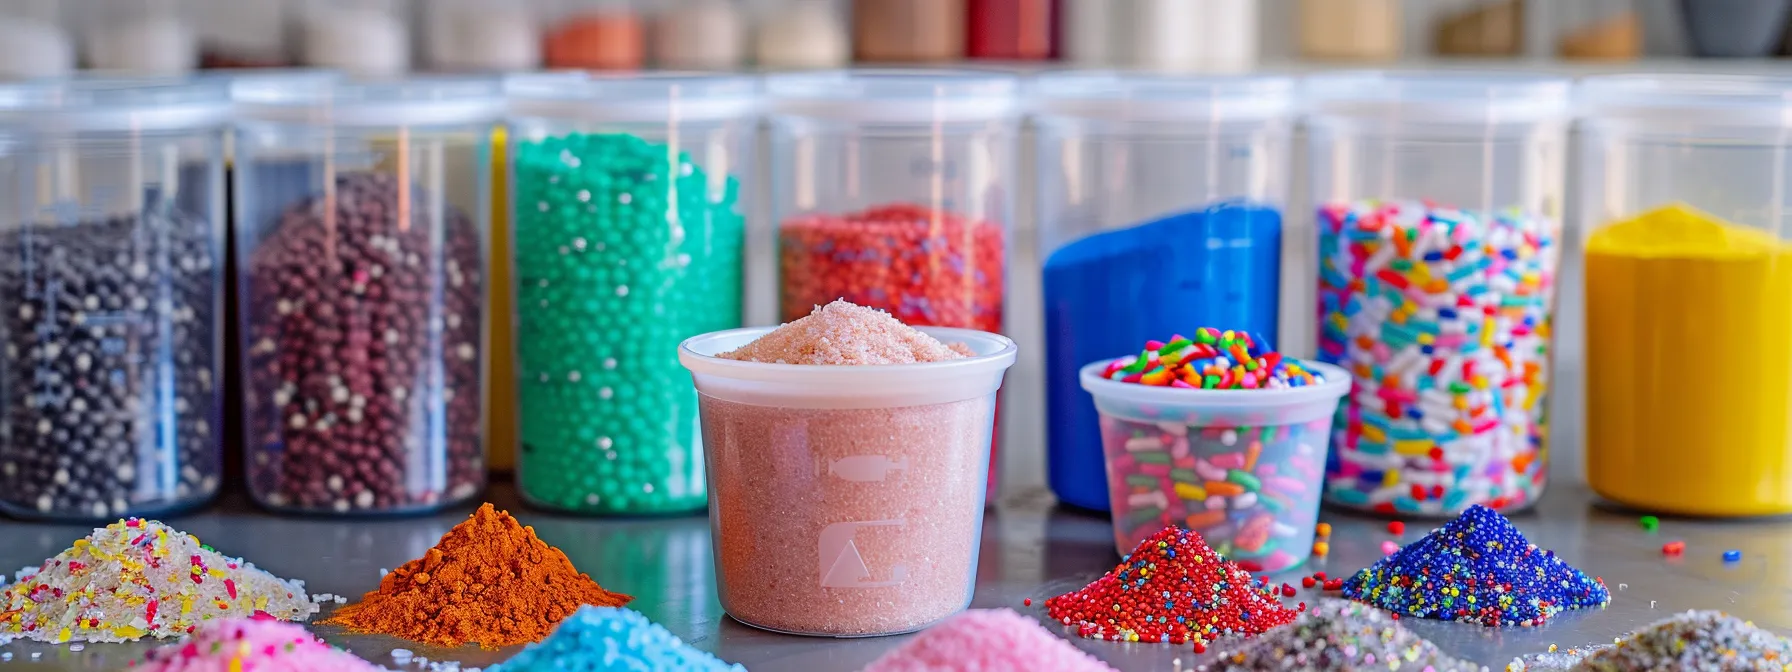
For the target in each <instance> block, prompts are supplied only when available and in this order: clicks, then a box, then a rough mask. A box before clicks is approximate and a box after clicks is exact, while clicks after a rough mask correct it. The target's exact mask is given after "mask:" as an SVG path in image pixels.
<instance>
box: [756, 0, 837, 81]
mask: <svg viewBox="0 0 1792 672" xmlns="http://www.w3.org/2000/svg"><path fill="white" fill-rule="evenodd" d="M838 5H839V2H838V0H769V1H768V2H762V3H760V5H759V16H758V21H757V23H758V25H757V26H756V28H755V30H754V31H753V60H754V62H755V63H756V64H757V65H758V66H759V67H761V68H767V69H772V70H806V69H816V70H819V69H824V68H836V67H840V66H842V65H845V64H846V62H847V60H848V58H849V57H850V51H849V49H848V46H847V38H846V22H845V21H844V20H843V19H842V18H841V17H840V12H839V10H838Z"/></svg>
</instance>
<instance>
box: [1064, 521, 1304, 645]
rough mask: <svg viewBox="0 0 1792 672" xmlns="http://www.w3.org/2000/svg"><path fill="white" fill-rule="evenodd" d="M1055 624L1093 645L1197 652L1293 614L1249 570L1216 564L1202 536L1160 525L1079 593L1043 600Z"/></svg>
mask: <svg viewBox="0 0 1792 672" xmlns="http://www.w3.org/2000/svg"><path fill="white" fill-rule="evenodd" d="M1045 608H1046V613H1047V614H1049V615H1050V616H1051V617H1052V618H1053V619H1054V620H1057V621H1058V622H1060V623H1063V624H1064V625H1067V626H1072V627H1074V628H1076V633H1077V635H1079V636H1082V637H1088V638H1091V639H1106V640H1112V641H1125V642H1167V643H1170V644H1186V643H1190V642H1193V643H1195V644H1196V645H1197V646H1196V651H1197V652H1198V651H1200V650H1202V649H1203V648H1204V645H1205V643H1207V642H1211V641H1213V640H1215V639H1217V638H1219V637H1224V636H1250V635H1255V634H1259V633H1262V632H1264V631H1266V630H1269V629H1270V628H1274V627H1276V626H1280V625H1286V624H1288V623H1290V622H1292V621H1293V620H1294V617H1295V615H1296V612H1295V611H1294V610H1292V609H1288V608H1287V607H1284V606H1282V605H1281V603H1280V602H1277V601H1276V597H1275V593H1274V592H1272V591H1270V590H1268V589H1266V588H1263V587H1261V586H1258V585H1256V584H1255V582H1254V581H1253V580H1252V578H1251V574H1250V572H1247V571H1245V570H1244V569H1243V568H1241V567H1239V566H1238V564H1236V563H1232V562H1228V561H1225V560H1223V559H1222V558H1220V556H1219V554H1218V553H1215V552H1214V551H1213V549H1212V548H1209V547H1208V546H1207V542H1206V541H1204V540H1203V539H1202V538H1201V535H1200V534H1199V533H1196V532H1191V531H1189V530H1185V529H1181V528H1176V527H1166V528H1164V529H1162V530H1160V531H1159V532H1158V533H1157V534H1154V535H1152V536H1151V537H1149V538H1147V539H1146V540H1145V541H1143V542H1140V544H1139V546H1138V548H1136V549H1134V550H1133V552H1132V553H1131V554H1130V555H1127V556H1126V558H1125V559H1123V560H1121V562H1120V565H1119V566H1116V567H1115V568H1114V569H1113V571H1110V572H1108V573H1107V575H1105V576H1102V577H1101V578H1099V579H1096V580H1095V582H1094V583H1091V584H1089V585H1088V586H1086V587H1084V588H1083V589H1082V590H1078V591H1075V592H1072V593H1066V594H1064V595H1059V596H1057V597H1054V598H1051V599H1049V600H1046V601H1045Z"/></svg>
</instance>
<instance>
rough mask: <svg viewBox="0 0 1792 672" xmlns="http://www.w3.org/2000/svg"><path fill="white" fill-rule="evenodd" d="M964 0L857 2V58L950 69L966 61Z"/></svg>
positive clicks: (854, 22)
mask: <svg viewBox="0 0 1792 672" xmlns="http://www.w3.org/2000/svg"><path fill="white" fill-rule="evenodd" d="M965 2H966V0H855V1H854V2H853V9H852V42H853V45H852V46H853V54H854V58H855V59H856V60H858V61H860V62H867V63H950V62H952V61H957V60H959V59H962V58H964V48H965V21H966V17H967V15H966V11H967V10H966V6H965Z"/></svg>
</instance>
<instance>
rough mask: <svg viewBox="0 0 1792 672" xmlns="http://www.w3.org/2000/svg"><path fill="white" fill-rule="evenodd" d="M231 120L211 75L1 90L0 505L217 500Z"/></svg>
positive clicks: (98, 508)
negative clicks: (0, 347) (205, 79)
mask: <svg viewBox="0 0 1792 672" xmlns="http://www.w3.org/2000/svg"><path fill="white" fill-rule="evenodd" d="M229 112H230V106H229V98H228V96H227V92H226V90H225V89H224V88H223V86H222V84H220V83H216V82H212V83H186V82H173V81H164V80H153V79H144V80H117V81H114V80H104V79H82V80H72V81H64V82H60V83H43V84H20V85H10V86H0V138H3V140H0V305H3V306H4V307H5V308H4V310H0V341H3V342H4V351H3V352H0V357H3V358H4V359H0V362H4V365H0V406H3V407H4V412H3V413H0V512H5V513H7V514H10V515H14V516H20V517H30V518H43V519H69V520H75V519H79V520H91V521H103V520H108V519H117V518H119V517H122V516H160V515H165V514H169V513H172V512H175V511H178V510H181V509H186V508H190V507H193V506H196V505H199V504H202V503H204V502H206V501H208V500H210V499H211V498H212V496H213V495H214V494H216V493H217V491H218V484H219V476H220V461H221V458H222V451H221V446H222V442H221V438H222V436H221V434H222V432H223V426H224V424H223V422H222V418H221V417H220V414H221V404H222V400H223V369H222V367H221V365H220V360H221V357H222V354H223V351H222V349H221V343H220V341H221V339H222V334H223V331H222V330H223V326H224V306H223V298H224V293H223V291H222V289H223V281H224V278H223V268H224V264H223V259H224V255H223V250H222V244H223V240H224V213H223V208H224V174H223V170H224V154H223V145H224V132H225V128H226V125H227V124H228V122H229Z"/></svg>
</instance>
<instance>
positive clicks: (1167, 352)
mask: <svg viewBox="0 0 1792 672" xmlns="http://www.w3.org/2000/svg"><path fill="white" fill-rule="evenodd" d="M1102 376H1104V377H1106V378H1108V379H1109V380H1118V381H1120V382H1124V383H1138V384H1141V385H1151V386H1154V387H1188V388H1201V389H1208V390H1256V389H1280V388H1287V387H1307V386H1311V385H1317V384H1319V383H1321V382H1323V381H1324V377H1323V376H1322V375H1321V374H1320V373H1319V372H1318V371H1315V370H1311V369H1308V368H1306V367H1303V366H1301V364H1300V362H1299V361H1298V360H1295V359H1291V358H1290V359H1284V358H1283V357H1282V353H1279V352H1276V351H1274V350H1270V349H1269V345H1268V341H1265V340H1261V339H1258V338H1253V337H1252V336H1251V335H1250V334H1247V333H1243V332H1237V331H1228V330H1221V329H1215V328H1213V327H1201V328H1199V329H1196V330H1195V335H1194V337H1193V338H1184V337H1182V336H1181V335H1176V336H1171V337H1170V340H1168V341H1149V342H1147V343H1145V348H1144V350H1142V351H1140V352H1139V354H1137V355H1132V356H1127V357H1121V358H1120V359H1116V360H1114V361H1112V362H1109V363H1108V366H1107V369H1106V370H1105V371H1103V372H1102Z"/></svg>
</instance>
